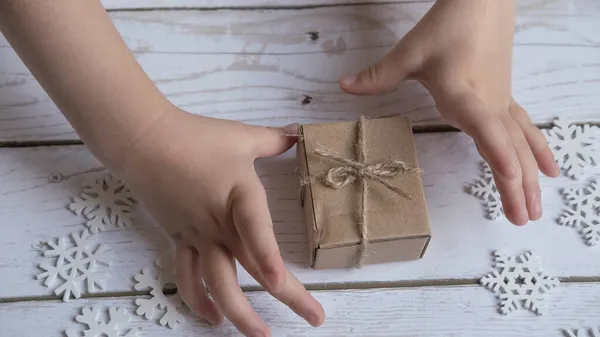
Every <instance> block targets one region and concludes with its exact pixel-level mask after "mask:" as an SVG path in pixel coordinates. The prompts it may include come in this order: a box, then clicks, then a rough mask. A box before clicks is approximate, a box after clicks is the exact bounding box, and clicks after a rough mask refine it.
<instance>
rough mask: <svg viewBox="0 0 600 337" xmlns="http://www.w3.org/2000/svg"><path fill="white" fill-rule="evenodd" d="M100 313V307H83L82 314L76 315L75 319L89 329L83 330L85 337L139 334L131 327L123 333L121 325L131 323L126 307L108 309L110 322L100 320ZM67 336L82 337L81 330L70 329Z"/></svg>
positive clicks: (134, 335)
mask: <svg viewBox="0 0 600 337" xmlns="http://www.w3.org/2000/svg"><path fill="white" fill-rule="evenodd" d="M99 315H100V309H98V308H92V309H90V308H87V307H86V308H83V309H82V310H81V315H78V316H77V317H75V320H76V321H77V322H79V323H82V324H85V325H87V327H88V328H87V329H86V330H83V331H82V332H83V336H84V337H97V336H105V337H136V336H137V335H138V333H137V329H131V330H129V332H127V334H126V335H124V336H123V335H122V331H121V330H123V329H122V328H121V325H123V324H127V323H129V321H130V320H131V316H129V314H128V313H127V310H125V309H117V308H109V309H108V317H109V320H108V322H103V321H99V320H98V316H99ZM66 335H67V337H80V336H81V331H79V332H78V331H76V330H75V329H68V330H67V331H66Z"/></svg>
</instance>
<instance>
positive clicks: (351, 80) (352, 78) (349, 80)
mask: <svg viewBox="0 0 600 337" xmlns="http://www.w3.org/2000/svg"><path fill="white" fill-rule="evenodd" d="M354 82H356V75H350V76H345V77H343V78H342V83H343V84H345V85H351V84H354Z"/></svg>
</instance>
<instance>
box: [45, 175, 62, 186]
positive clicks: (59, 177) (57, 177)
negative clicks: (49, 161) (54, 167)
mask: <svg viewBox="0 0 600 337" xmlns="http://www.w3.org/2000/svg"><path fill="white" fill-rule="evenodd" d="M63 180H65V177H64V176H63V175H62V173H51V174H50V175H49V176H48V182H49V183H52V184H57V183H60V182H61V181H63Z"/></svg>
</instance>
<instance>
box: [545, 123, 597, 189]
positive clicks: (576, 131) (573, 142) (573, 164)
mask: <svg viewBox="0 0 600 337" xmlns="http://www.w3.org/2000/svg"><path fill="white" fill-rule="evenodd" d="M599 130H600V128H598V127H597V126H590V125H588V124H584V125H575V124H571V122H569V120H567V119H566V118H558V119H556V120H555V121H554V127H553V128H552V129H549V130H544V134H545V136H546V140H547V141H548V145H549V146H550V149H552V152H554V157H555V158H556V161H557V163H558V165H559V166H560V167H561V169H563V170H566V174H567V176H569V177H571V178H573V179H578V178H580V177H581V176H582V175H583V173H584V170H585V169H586V168H587V167H588V166H591V165H595V164H596V163H597V160H596V159H594V155H595V153H596V152H597V151H598V148H599V144H600V132H599Z"/></svg>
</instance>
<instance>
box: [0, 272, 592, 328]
mask: <svg viewBox="0 0 600 337" xmlns="http://www.w3.org/2000/svg"><path fill="white" fill-rule="evenodd" d="M313 294H314V295H315V297H316V298H317V300H319V301H321V303H322V304H323V307H324V308H325V311H326V312H327V315H328V316H327V319H326V322H325V325H324V326H322V327H320V328H317V329H314V328H310V327H309V326H308V324H306V323H304V322H303V321H301V319H300V318H298V317H296V316H294V315H293V313H291V312H290V310H289V309H287V308H286V307H285V306H284V305H283V304H280V303H278V302H276V301H275V300H273V299H272V298H270V297H269V296H268V295H267V294H265V293H264V292H250V293H247V296H248V298H249V300H250V302H251V304H252V305H253V306H254V308H255V309H256V311H257V312H258V314H259V315H260V316H261V317H262V318H263V319H264V320H265V322H266V323H267V324H268V325H269V326H270V328H271V331H272V334H273V336H277V337H284V336H290V337H291V336H294V337H297V336H298V337H299V336H330V337H333V336H378V337H382V336H389V337H392V336H393V337H398V336H405V337H414V336H423V337H425V336H427V337H429V336H440V337H441V336H461V337H482V336H485V337H492V336H493V337H498V336H502V337H516V336H528V337H532V336H536V337H555V336H556V337H562V336H564V335H563V334H562V329H565V328H576V327H585V326H587V327H591V326H598V325H600V320H599V319H598V317H600V285H598V284H564V285H562V286H561V287H560V288H559V289H556V292H555V293H554V294H552V296H551V297H550V301H549V307H548V311H547V312H546V314H545V315H543V316H539V317H538V316H535V315H534V314H532V313H530V312H527V311H518V312H515V313H514V314H511V315H510V316H502V315H500V314H499V313H498V312H497V305H496V300H495V299H494V297H493V294H492V293H491V292H489V291H487V290H486V289H484V288H482V287H479V286H464V287H427V288H397V289H372V290H350V291H315V292H313ZM133 301H134V298H132V297H124V298H103V299H86V300H78V301H75V302H71V303H67V304H63V303H58V302H55V301H44V302H20V303H8V304H0V322H2V336H11V337H12V336H48V337H55V336H61V335H60V330H61V329H65V328H79V327H80V325H79V324H78V323H76V322H73V318H74V317H75V316H76V315H77V314H78V312H79V311H80V310H81V309H80V307H82V306H100V307H102V308H105V310H106V308H108V307H110V306H118V307H124V308H127V310H128V311H129V312H132V310H133V308H134V306H133ZM186 318H188V320H187V322H186V323H185V324H183V325H182V326H181V327H179V328H178V329H176V330H168V329H166V328H164V327H161V326H159V325H158V324H156V323H154V322H152V321H145V320H143V319H140V318H139V317H134V318H133V319H132V321H131V323H130V324H129V325H127V327H140V328H141V331H140V336H166V335H168V336H173V337H183V336H186V337H187V336H189V337H191V336H215V337H216V336H238V335H239V334H238V333H236V332H235V330H234V328H233V326H232V325H231V324H230V323H225V325H224V326H222V327H219V328H211V327H208V326H207V325H206V324H205V323H203V322H201V321H200V320H194V319H193V318H192V317H191V316H189V315H188V314H187V312H186ZM24 322H32V324H28V325H27V332H26V333H25V332H24V330H23V329H24ZM34 322H35V323H34Z"/></svg>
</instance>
